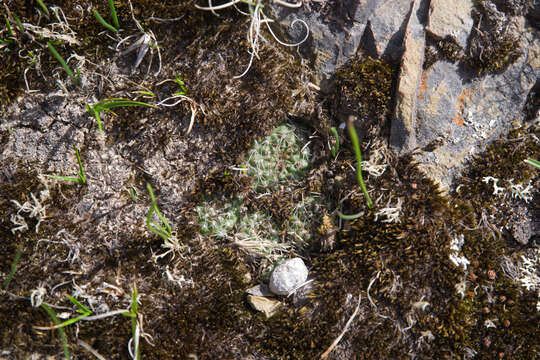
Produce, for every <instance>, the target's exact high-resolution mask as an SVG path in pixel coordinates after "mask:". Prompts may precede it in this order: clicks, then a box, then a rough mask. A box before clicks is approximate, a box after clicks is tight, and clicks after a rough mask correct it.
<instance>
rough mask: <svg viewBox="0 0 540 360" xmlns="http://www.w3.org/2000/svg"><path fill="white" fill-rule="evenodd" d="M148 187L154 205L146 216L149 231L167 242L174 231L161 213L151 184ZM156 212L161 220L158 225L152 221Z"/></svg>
mask: <svg viewBox="0 0 540 360" xmlns="http://www.w3.org/2000/svg"><path fill="white" fill-rule="evenodd" d="M146 187H147V188H148V192H149V193H150V200H151V202H152V204H151V205H150V209H148V214H147V215H146V226H147V227H148V230H150V231H151V232H153V233H154V234H156V235H159V236H161V238H162V239H163V240H164V241H165V242H167V241H168V240H169V239H170V238H171V237H172V230H171V226H170V225H169V223H168V222H167V220H166V219H165V218H164V217H163V215H161V212H160V211H159V209H158V206H157V202H156V197H155V196H154V191H153V190H152V186H150V184H146ZM154 212H155V213H156V215H157V216H158V218H159V220H160V221H161V225H160V224H156V223H154V222H153V221H152V216H153V215H154Z"/></svg>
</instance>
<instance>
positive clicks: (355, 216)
mask: <svg viewBox="0 0 540 360" xmlns="http://www.w3.org/2000/svg"><path fill="white" fill-rule="evenodd" d="M337 214H338V216H339V217H340V218H342V219H343V220H354V219H358V218H359V217H360V216H362V215H364V213H362V212H360V213H358V214H354V215H345V214H343V213H341V212H339V211H338V212H337Z"/></svg>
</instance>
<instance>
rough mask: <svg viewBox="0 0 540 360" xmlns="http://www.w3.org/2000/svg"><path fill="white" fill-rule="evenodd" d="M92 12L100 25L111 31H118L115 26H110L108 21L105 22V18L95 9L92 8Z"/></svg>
mask: <svg viewBox="0 0 540 360" xmlns="http://www.w3.org/2000/svg"><path fill="white" fill-rule="evenodd" d="M92 13H93V14H94V16H95V18H96V19H97V21H99V23H100V24H101V25H103V27H105V28H106V29H108V30H111V31H113V32H118V29H117V28H115V27H114V26H112V25H111V24H109V23H108V22H106V21H105V19H103V18H102V17H101V15H100V14H99V13H98V11H97V10H96V9H94V10H92Z"/></svg>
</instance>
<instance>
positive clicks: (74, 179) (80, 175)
mask: <svg viewBox="0 0 540 360" xmlns="http://www.w3.org/2000/svg"><path fill="white" fill-rule="evenodd" d="M74 149H75V156H76V157H77V163H78V164H79V173H78V174H77V177H73V176H60V175H48V176H49V177H50V178H53V179H58V180H65V181H72V182H76V183H78V184H81V185H86V176H85V175H84V169H83V165H82V161H81V156H80V155H79V149H77V148H76V147H74Z"/></svg>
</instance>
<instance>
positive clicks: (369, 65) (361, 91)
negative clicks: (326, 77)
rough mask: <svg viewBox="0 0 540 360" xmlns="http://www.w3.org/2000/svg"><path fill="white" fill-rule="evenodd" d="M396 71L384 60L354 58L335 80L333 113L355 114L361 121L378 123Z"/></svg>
mask: <svg viewBox="0 0 540 360" xmlns="http://www.w3.org/2000/svg"><path fill="white" fill-rule="evenodd" d="M395 69H396V68H395V67H394V66H392V65H390V64H389V63H387V62H386V61H384V60H375V59H372V58H370V57H367V58H355V59H353V60H352V61H350V62H349V63H347V64H346V65H345V66H343V67H341V68H340V69H339V70H338V71H337V73H336V76H335V81H336V85H335V92H334V95H333V97H332V104H331V110H332V113H334V114H335V115H334V116H336V115H338V114H339V113H347V114H355V115H357V116H358V117H359V118H360V119H368V118H370V117H372V118H373V117H374V118H375V119H376V120H375V121H381V120H382V119H384V117H385V116H386V114H387V111H388V109H389V108H390V101H391V97H392V94H391V91H392V82H393V78H394V75H395Z"/></svg>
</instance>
